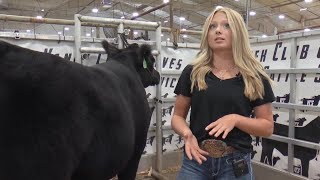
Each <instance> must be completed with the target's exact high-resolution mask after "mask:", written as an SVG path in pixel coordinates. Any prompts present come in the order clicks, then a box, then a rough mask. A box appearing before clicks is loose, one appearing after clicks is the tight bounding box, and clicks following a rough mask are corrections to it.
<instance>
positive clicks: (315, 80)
mask: <svg viewBox="0 0 320 180" xmlns="http://www.w3.org/2000/svg"><path fill="white" fill-rule="evenodd" d="M319 50H320V48H319ZM318 68H320V64H319V66H318ZM316 75H318V77H315V78H314V82H315V83H320V73H317V74H316Z"/></svg>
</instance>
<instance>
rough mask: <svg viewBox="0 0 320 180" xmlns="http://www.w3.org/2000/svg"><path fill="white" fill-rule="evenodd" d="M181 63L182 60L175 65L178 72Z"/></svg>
mask: <svg viewBox="0 0 320 180" xmlns="http://www.w3.org/2000/svg"><path fill="white" fill-rule="evenodd" d="M181 62H182V59H179V60H178V63H177V67H176V70H179V69H180V68H181Z"/></svg>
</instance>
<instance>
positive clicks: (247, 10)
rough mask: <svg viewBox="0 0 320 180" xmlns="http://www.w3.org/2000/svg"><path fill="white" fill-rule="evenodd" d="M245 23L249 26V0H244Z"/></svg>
mask: <svg viewBox="0 0 320 180" xmlns="http://www.w3.org/2000/svg"><path fill="white" fill-rule="evenodd" d="M245 21H246V25H247V28H248V27H249V0H246V19H245Z"/></svg>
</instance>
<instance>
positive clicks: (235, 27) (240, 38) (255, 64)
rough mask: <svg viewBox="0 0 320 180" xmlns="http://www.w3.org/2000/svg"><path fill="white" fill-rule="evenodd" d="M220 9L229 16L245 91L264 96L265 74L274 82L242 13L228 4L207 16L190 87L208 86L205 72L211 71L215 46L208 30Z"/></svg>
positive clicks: (252, 94)
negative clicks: (256, 53) (257, 54)
mask: <svg viewBox="0 0 320 180" xmlns="http://www.w3.org/2000/svg"><path fill="white" fill-rule="evenodd" d="M217 12H224V13H225V14H226V16H227V19H228V22H229V25H230V29H231V32H232V53H233V58H234V63H235V65H236V67H238V69H239V71H240V73H241V75H242V77H243V80H244V84H245V90H244V95H245V96H246V97H247V98H249V99H250V100H256V99H258V98H262V97H263V95H264V86H263V82H262V78H261V76H262V77H263V78H265V79H267V80H268V81H269V82H270V83H271V82H272V81H271V79H270V78H269V76H268V75H267V74H266V72H265V71H264V69H263V66H262V65H261V64H260V62H259V61H257V60H256V58H255V56H254V54H253V52H252V50H251V47H250V42H249V35H248V31H247V29H246V25H245V23H244V21H243V18H242V16H241V15H240V14H239V13H238V12H236V11H234V10H232V9H230V8H227V7H219V8H216V9H215V10H214V11H213V12H212V13H211V14H210V15H209V16H208V18H207V19H206V21H205V23H204V25H203V31H202V37H201V44H200V52H199V53H198V54H197V57H196V58H195V59H194V61H193V63H192V64H193V69H192V72H191V82H192V83H191V91H193V88H194V87H197V88H198V89H199V90H205V89H206V88H207V87H208V86H207V84H206V82H205V76H206V74H208V73H209V72H210V71H211V67H212V61H211V60H212V59H213V53H212V52H213V50H211V49H210V47H209V44H208V31H209V26H210V23H211V21H212V18H213V16H214V15H215V14H216V13H217Z"/></svg>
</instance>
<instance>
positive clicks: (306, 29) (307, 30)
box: [303, 28, 311, 32]
mask: <svg viewBox="0 0 320 180" xmlns="http://www.w3.org/2000/svg"><path fill="white" fill-rule="evenodd" d="M303 31H304V32H309V31H311V29H309V28H305V29H304V30H303Z"/></svg>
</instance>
